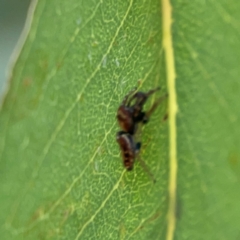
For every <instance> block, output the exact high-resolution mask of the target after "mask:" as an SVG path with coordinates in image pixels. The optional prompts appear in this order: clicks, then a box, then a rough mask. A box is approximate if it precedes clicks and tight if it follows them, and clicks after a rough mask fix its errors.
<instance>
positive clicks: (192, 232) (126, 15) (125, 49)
mask: <svg viewBox="0 0 240 240" xmlns="http://www.w3.org/2000/svg"><path fill="white" fill-rule="evenodd" d="M163 2H165V0H163ZM171 5H172V19H173V25H172V29H171V37H172V41H173V53H174V55H173V57H174V63H175V70H174V71H175V75H176V79H175V84H176V89H172V88H171V87H168V88H167V85H168V80H167V79H168V76H169V75H170V72H169V68H168V65H169V62H168V60H165V59H166V58H165V55H166V51H167V50H166V49H164V47H163V43H162V42H163V38H164V34H165V33H164V31H163V21H164V19H163V17H162V13H163V11H168V10H169V9H163V8H162V2H161V1H155V0H151V1H144V0H139V1H133V0H128V1H127V0H126V1H121V2H120V1H95V0H91V1H84V2H83V1H76V0H69V1H56V0H53V1H47V0H41V1H38V3H37V5H36V9H35V10H34V13H33V21H32V22H31V28H30V31H29V34H28V36H27V39H26V42H25V44H24V47H23V49H22V51H21V53H20V56H19V58H18V60H17V62H16V64H15V66H14V68H13V72H12V78H11V84H10V89H9V92H8V94H7V96H6V98H5V100H4V103H3V106H2V109H1V113H0V208H1V214H0V235H1V238H2V239H6V240H8V239H11V240H12V239H13V240H20V239H24V240H25V239H26V240H33V239H34V240H35V239H62V240H63V239H64V240H68V239H74V240H77V239H142V240H145V239H159V240H161V239H167V240H171V239H178V240H182V239H194V240H195V239H211V240H214V239H216V240H218V239H238V238H239V237H240V230H239V225H240V220H239V219H240V218H239V216H240V201H239V199H240V190H239V179H240V178H239V175H240V168H239V160H240V157H239V156H240V152H239V149H240V146H239V145H240V139H239V138H240V137H239V136H240V130H239V122H240V120H239V116H240V110H239V101H238V99H239V95H240V82H239V75H240V68H239V62H240V50H239V49H240V48H239V47H240V41H239V30H238V29H239V21H238V15H239V12H240V4H238V3H236V1H232V0H230V1H226V0H225V1H224V0H220V1H216V0H215V1H213V0H211V1H207V2H206V1H201V0H198V1H192V2H189V1H185V0H182V1H180V0H178V1H177V0H173V1H171ZM135 86H138V87H139V89H140V90H143V91H147V90H149V89H152V88H155V87H157V86H161V88H162V89H161V91H159V92H157V93H156V94H154V95H153V96H152V97H151V98H150V99H149V101H148V103H147V104H146V109H148V108H149V107H150V106H151V104H153V102H154V100H155V99H156V98H157V97H159V96H161V95H163V94H165V93H166V92H168V93H169V96H170V98H169V99H171V96H172V95H171V94H172V93H173V92H174V91H176V92H177V105H178V113H177V118H176V126H175V127H176V130H177V132H176V133H177V137H176V138H175V139H173V138H172V136H171V135H170V136H169V132H171V128H172V127H173V126H172V125H171V124H169V121H168V119H166V113H167V112H168V110H169V109H171V104H172V103H171V101H168V100H166V101H165V102H163V103H162V104H161V105H160V106H159V107H158V109H157V110H156V112H154V114H153V116H152V117H151V119H150V121H149V123H148V124H147V125H145V126H144V128H143V129H142V134H141V139H142V150H141V158H142V159H143V160H144V161H145V163H146V164H147V165H148V167H149V169H150V170H151V172H152V173H153V174H154V176H155V178H156V180H157V181H156V184H153V183H152V182H151V180H150V179H149V178H148V175H147V174H146V172H145V171H144V170H143V169H142V168H141V166H140V164H139V163H138V162H136V164H135V167H134V170H133V171H131V172H126V171H125V170H124V168H123V166H122V160H121V157H120V152H119V147H118V145H117V143H116V141H115V138H116V132H117V131H119V127H118V125H117V122H116V118H115V116H116V110H117V108H118V106H119V104H120V102H121V101H122V99H123V97H124V96H125V95H126V93H127V92H128V91H130V90H131V89H132V88H133V87H135ZM168 86H169V85H168ZM170 113H171V111H170ZM171 117H172V116H171V115H170V116H169V119H171ZM171 142H175V143H176V146H177V158H176V160H177V172H176V176H175V177H176V199H175V201H176V206H175V207H176V212H175V215H174V216H172V218H174V220H175V223H176V224H175V226H174V227H175V228H173V229H172V230H171V229H170V230H169V225H170V224H171V222H170V221H171V220H169V218H168V212H169V206H170V202H171V199H170V198H171V195H170V196H169V186H171V185H172V184H173V181H174V179H173V178H171V174H170V172H171V169H172V168H173V166H172V165H171V159H170V156H171V152H172V151H173V149H171V146H172V145H171ZM169 143H170V144H169ZM171 231H172V232H171ZM171 236H172V237H171Z"/></svg>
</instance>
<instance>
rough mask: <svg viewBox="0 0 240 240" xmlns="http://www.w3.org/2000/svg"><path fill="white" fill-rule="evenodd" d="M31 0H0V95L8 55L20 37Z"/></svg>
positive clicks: (8, 58)
mask: <svg viewBox="0 0 240 240" xmlns="http://www.w3.org/2000/svg"><path fill="white" fill-rule="evenodd" d="M30 2H31V0H20V1H19V0H0V95H1V94H2V92H3V90H4V87H5V83H6V79H7V76H6V71H7V66H8V64H9V60H10V56H11V54H12V52H13V50H14V48H15V46H16V43H17V41H18V39H19V37H20V34H21V31H22V29H23V27H24V22H25V19H26V16H27V10H28V7H29V4H30Z"/></svg>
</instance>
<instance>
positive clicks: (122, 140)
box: [116, 87, 167, 182]
mask: <svg viewBox="0 0 240 240" xmlns="http://www.w3.org/2000/svg"><path fill="white" fill-rule="evenodd" d="M159 89H160V88H159V87H158V88H156V89H152V90H150V91H148V92H146V93H144V92H136V89H133V90H132V91H130V92H129V93H128V94H127V95H126V96H125V97H124V99H123V101H122V103H121V105H120V107H119V108H118V111H117V120H118V124H119V126H120V128H121V129H122V130H121V131H119V132H118V133H117V136H116V140H117V142H118V144H119V146H120V150H121V154H122V158H123V165H124V167H125V168H126V169H127V170H128V171H130V170H132V169H133V165H134V161H135V159H136V158H137V159H138V160H139V162H140V163H141V165H142V166H143V168H144V169H145V171H147V172H148V174H149V176H151V178H152V179H153V181H154V182H155V179H154V177H153V175H152V174H151V172H150V171H149V170H148V168H147V166H146V165H145V163H144V162H143V161H142V160H141V158H140V156H139V152H140V148H141V142H136V140H135V137H136V134H137V130H138V127H139V125H140V124H146V123H147V122H148V120H149V117H150V115H151V114H152V113H153V111H154V110H155V109H156V108H157V106H158V105H159V104H160V102H161V101H162V100H163V99H164V98H166V96H167V95H165V96H163V97H161V98H159V99H158V100H157V101H156V102H155V103H154V104H153V106H152V107H151V108H150V110H149V111H147V112H144V111H143V106H144V104H145V103H146V101H147V99H148V97H149V96H150V95H152V94H153V93H155V92H156V91H158V90H159Z"/></svg>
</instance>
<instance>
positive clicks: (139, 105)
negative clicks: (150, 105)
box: [129, 87, 160, 112]
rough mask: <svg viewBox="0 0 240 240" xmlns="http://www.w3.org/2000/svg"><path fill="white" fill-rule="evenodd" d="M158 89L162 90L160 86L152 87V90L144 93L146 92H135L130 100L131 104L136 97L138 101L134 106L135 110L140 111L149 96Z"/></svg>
mask: <svg viewBox="0 0 240 240" xmlns="http://www.w3.org/2000/svg"><path fill="white" fill-rule="evenodd" d="M158 90H160V87H157V88H155V89H152V90H150V91H148V92H147V93H144V92H137V93H135V94H134V95H133V96H132V97H131V99H130V100H129V105H130V103H131V102H132V101H133V100H134V99H136V102H135V104H134V106H133V107H134V110H135V112H139V111H140V110H141V109H142V108H143V105H144V104H145V102H146V101H147V99H148V98H149V96H150V95H152V94H153V93H155V92H156V91H158Z"/></svg>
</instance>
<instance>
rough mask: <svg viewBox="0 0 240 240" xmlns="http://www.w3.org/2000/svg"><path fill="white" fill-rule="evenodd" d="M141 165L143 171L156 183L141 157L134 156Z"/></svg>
mask: <svg viewBox="0 0 240 240" xmlns="http://www.w3.org/2000/svg"><path fill="white" fill-rule="evenodd" d="M136 159H137V160H138V161H139V163H140V165H141V167H142V168H143V169H144V171H145V172H146V173H147V174H148V177H149V178H150V179H151V180H152V181H153V183H156V179H155V177H154V175H153V174H152V172H151V171H150V170H149V168H148V166H147V165H146V163H145V162H144V161H143V160H142V159H141V157H140V156H139V155H138V156H137V158H136Z"/></svg>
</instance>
